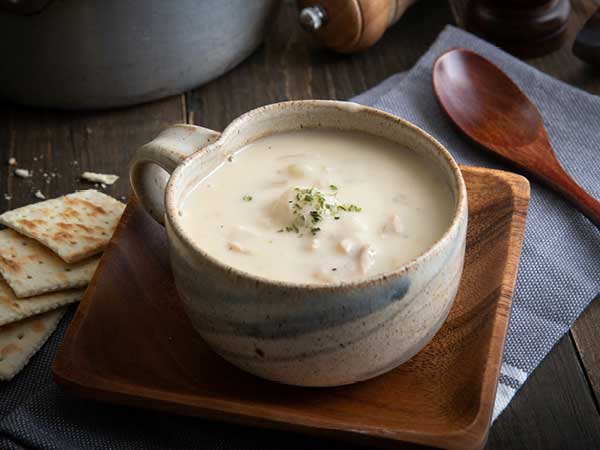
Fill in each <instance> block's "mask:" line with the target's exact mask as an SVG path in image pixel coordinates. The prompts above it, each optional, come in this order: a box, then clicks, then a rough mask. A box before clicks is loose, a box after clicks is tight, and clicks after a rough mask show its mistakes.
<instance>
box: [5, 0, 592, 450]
mask: <svg viewBox="0 0 600 450" xmlns="http://www.w3.org/2000/svg"><path fill="white" fill-rule="evenodd" d="M467 1H468V0H450V1H449V2H440V1H439V0H419V1H418V2H417V3H416V4H415V5H414V6H413V7H411V8H410V9H409V10H408V11H407V13H406V14H405V15H404V16H403V17H402V18H401V19H400V21H399V22H398V24H396V25H395V26H393V27H392V28H391V29H389V30H388V31H387V32H386V34H385V35H384V36H383V38H382V39H381V40H380V41H379V42H378V43H377V44H376V45H375V46H374V47H373V48H371V49H369V51H367V52H364V53H361V54H357V55H353V56H342V55H339V54H335V53H332V52H328V51H326V50H324V49H322V48H321V47H320V46H319V44H318V43H317V42H316V41H315V40H314V39H311V38H310V36H308V35H307V34H306V33H304V32H303V31H302V30H301V29H300V27H298V26H297V23H296V20H297V16H296V12H295V5H294V3H295V2H294V1H292V0H287V1H286V2H285V3H284V4H283V7H282V8H281V10H280V13H279V15H278V17H277V18H276V20H275V21H274V23H273V24H272V25H271V27H272V29H271V31H270V32H269V35H268V39H267V41H266V42H265V44H264V45H263V46H262V47H261V48H260V49H259V50H258V51H257V52H256V53H255V54H253V55H252V56H251V57H250V58H249V59H248V60H246V61H245V62H243V63H242V64H241V65H239V66H238V67H236V68H235V69H234V70H232V71H231V72H230V73H228V74H227V75H225V76H224V77H222V78H219V79H218V80H216V81H214V82H212V83H209V84H207V85H205V86H203V87H201V88H199V89H196V90H194V91H191V92H189V93H188V94H186V95H185V96H184V97H174V98H170V99H166V100H163V101H159V102H155V103H152V104H148V105H142V106H138V107H134V108H127V109H121V110H116V111H105V112H97V113H76V112H75V113H60V112H52V111H44V110H32V109H25V108H21V107H18V106H14V105H10V104H6V103H4V104H0V157H1V159H2V161H1V162H4V161H5V160H6V159H8V157H10V156H14V157H16V158H17V160H18V161H19V163H20V166H21V167H24V168H33V169H34V170H35V171H36V175H35V176H34V178H33V179H31V180H21V179H17V178H15V177H13V176H11V173H12V170H11V169H10V168H9V167H8V166H5V165H3V166H1V168H0V186H2V192H0V210H1V211H4V210H6V209H9V208H13V207H17V206H22V205H25V204H28V203H31V202H33V201H36V199H35V198H34V197H33V192H34V190H35V189H37V188H40V189H42V192H44V193H45V194H46V195H47V196H57V195H62V194H65V193H69V192H72V191H73V190H75V189H77V188H83V187H85V186H88V185H85V184H82V183H79V182H78V180H77V177H78V175H79V173H80V170H79V169H77V168H76V167H74V166H77V165H76V164H75V161H77V163H78V164H79V166H78V167H81V171H83V170H95V171H104V172H107V173H116V174H119V175H121V177H122V178H121V180H119V181H118V182H117V184H115V185H114V186H113V187H111V188H109V189H107V192H108V193H110V194H113V195H115V196H116V197H117V198H118V197H121V196H127V195H128V194H129V193H130V188H129V183H128V180H127V162H128V161H129V158H130V156H131V155H132V153H133V151H134V149H135V148H136V146H138V145H140V144H142V143H144V142H147V141H148V140H150V139H151V138H152V137H153V136H154V135H156V134H157V133H158V132H159V131H160V130H161V129H162V128H164V127H166V126H167V125H169V124H172V123H177V122H181V121H185V120H187V121H189V122H192V123H198V124H202V125H204V126H208V127H211V128H215V129H217V130H219V129H222V128H223V127H224V126H225V125H226V124H227V123H229V121H230V120H231V119H233V118H235V117H236V116H238V115H239V114H241V113H243V112H245V111H247V110H248V109H251V108H253V107H256V106H259V105H262V104H267V103H272V102H274V101H279V100H287V99H299V98H336V99H346V98H349V97H351V96H353V95H356V94H358V93H360V92H362V91H364V90H365V89H367V88H369V87H371V86H374V85H376V84H377V83H378V82H380V81H381V80H383V79H384V78H386V77H387V76H390V75H392V74H394V73H396V72H399V71H403V70H407V69H409V68H410V67H411V66H412V65H413V64H414V63H415V61H416V60H417V59H418V58H419V56H421V54H423V53H424V52H425V51H426V49H427V48H428V47H429V46H430V45H431V43H432V42H433V40H434V39H435V37H436V36H437V34H438V33H439V32H440V31H441V30H442V29H443V27H444V26H445V25H446V24H452V23H455V24H458V25H459V26H463V25H464V17H465V8H466V4H467ZM596 8H597V5H596V3H595V2H594V0H573V1H572V9H573V19H572V22H573V27H572V31H571V32H570V34H569V38H568V42H567V43H566V44H565V45H564V46H563V47H562V48H561V49H560V50H558V51H556V52H554V53H551V54H549V55H546V56H543V57H539V58H534V59H529V60H527V62H528V63H529V64H531V65H532V66H533V67H536V68H537V69H539V70H541V71H543V72H545V73H547V74H549V75H551V76H553V77H556V78H558V79H560V80H562V81H564V82H566V83H569V84H571V85H574V86H577V87H579V88H581V89H584V90H586V91H588V92H590V93H593V94H600V70H599V69H598V68H594V67H592V66H590V65H587V64H585V63H584V62H583V61H581V60H579V59H578V58H576V57H575V56H574V55H573V54H572V52H571V45H572V42H573V39H574V33H575V32H576V31H577V30H578V29H579V28H580V27H581V26H583V23H584V22H585V20H587V18H588V17H589V16H590V15H591V14H592V12H593V11H595V10H596ZM40 155H41V156H43V157H44V159H43V160H41V159H40V158H39V156H40ZM34 158H37V161H36V160H34ZM47 170H49V171H55V172H58V174H59V175H60V176H55V177H54V178H52V179H51V181H50V183H48V184H45V181H43V179H41V178H40V177H39V175H41V174H43V172H44V171H47ZM3 194H7V195H9V196H11V199H10V200H6V199H4V197H3ZM599 323H600V301H598V300H596V301H594V302H593V303H592V304H591V306H590V307H589V308H588V309H587V310H586V311H585V312H584V314H583V315H582V316H581V318H580V319H579V320H578V321H577V322H576V323H575V325H574V327H573V328H572V331H571V333H570V334H568V335H567V336H566V337H565V338H564V339H562V340H561V341H560V342H559V343H558V344H557V346H556V347H555V349H554V350H553V351H552V352H551V353H550V355H549V356H548V358H547V359H546V360H545V361H544V362H543V363H542V364H541V365H540V366H539V367H538V368H537V369H536V370H535V372H534V373H533V375H532V376H531V377H530V378H529V379H528V381H527V383H526V384H525V386H524V387H523V388H522V389H521V390H520V391H519V393H518V394H517V396H516V397H515V399H514V400H513V402H512V403H511V404H510V405H509V406H508V408H507V409H506V410H505V412H504V413H503V414H502V416H500V418H499V419H498V420H497V421H496V423H495V425H494V427H492V429H491V431H490V438H489V441H488V444H487V447H486V448H488V449H516V448H527V449H544V450H546V449H569V448H573V449H593V448H597V447H598V441H599V436H600V413H599V411H600V408H599V406H598V399H600V327H599V326H598V324H599ZM594 393H595V395H594ZM323 447H324V448H327V447H330V443H325V442H324V443H323ZM257 448H258V447H257Z"/></svg>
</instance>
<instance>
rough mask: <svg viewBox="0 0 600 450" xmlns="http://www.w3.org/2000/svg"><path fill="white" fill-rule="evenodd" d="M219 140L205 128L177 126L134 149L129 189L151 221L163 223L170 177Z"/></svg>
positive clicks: (215, 134) (216, 135)
mask: <svg viewBox="0 0 600 450" xmlns="http://www.w3.org/2000/svg"><path fill="white" fill-rule="evenodd" d="M219 136H220V133H218V132H216V131H213V130H209V129H208V128H202V127H198V126H196V125H188V124H177V125H173V126H171V127H169V128H167V129H166V130H164V131H162V132H161V133H160V134H159V135H158V136H157V137H156V138H154V139H153V140H152V141H150V142H148V143H147V144H145V145H143V146H142V147H140V148H138V149H137V151H136V152H135V155H134V156H133V160H132V161H131V165H130V169H129V178H130V181H131V187H132V188H133V192H134V193H135V195H136V196H137V198H138V199H139V201H140V203H141V204H142V206H143V207H144V209H145V210H146V211H147V212H148V213H149V214H150V215H151V216H152V217H153V218H154V220H156V221H157V222H159V223H161V224H163V225H164V223H165V188H166V186H167V182H168V181H169V177H170V176H171V173H172V172H173V171H174V170H175V169H176V168H177V166H178V165H179V164H181V163H182V162H183V160H184V159H186V158H187V157H188V156H190V155H191V154H192V153H195V152H197V151H198V150H200V149H202V148H203V147H206V146H207V145H208V144H211V143H213V142H214V141H216V140H217V139H218V138H219Z"/></svg>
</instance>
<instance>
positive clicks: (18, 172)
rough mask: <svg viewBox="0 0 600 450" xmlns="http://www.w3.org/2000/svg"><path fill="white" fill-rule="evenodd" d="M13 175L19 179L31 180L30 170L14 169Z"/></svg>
mask: <svg viewBox="0 0 600 450" xmlns="http://www.w3.org/2000/svg"><path fill="white" fill-rule="evenodd" d="M14 174H15V175H16V176H18V177H20V178H31V176H32V173H31V170H27V169H15V172H14Z"/></svg>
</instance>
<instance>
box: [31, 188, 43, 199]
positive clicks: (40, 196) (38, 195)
mask: <svg viewBox="0 0 600 450" xmlns="http://www.w3.org/2000/svg"><path fill="white" fill-rule="evenodd" d="M33 195H34V196H35V198H39V199H40V200H46V196H45V195H44V194H42V193H41V192H40V190H39V189H38V190H37V191H35V194H33Z"/></svg>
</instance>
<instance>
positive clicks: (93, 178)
mask: <svg viewBox="0 0 600 450" xmlns="http://www.w3.org/2000/svg"><path fill="white" fill-rule="evenodd" d="M81 179H82V180H85V181H89V182H91V183H101V184H104V185H107V184H113V183H114V182H115V181H117V180H118V179H119V177H118V176H117V175H112V174H106V173H95V172H83V173H82V174H81ZM104 187H106V186H103V188H104Z"/></svg>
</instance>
